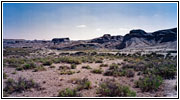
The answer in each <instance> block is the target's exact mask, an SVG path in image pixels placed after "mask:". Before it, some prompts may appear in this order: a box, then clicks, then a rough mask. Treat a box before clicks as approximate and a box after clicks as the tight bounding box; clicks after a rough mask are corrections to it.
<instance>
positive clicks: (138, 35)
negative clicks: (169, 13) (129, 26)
mask: <svg viewBox="0 0 180 100" xmlns="http://www.w3.org/2000/svg"><path fill="white" fill-rule="evenodd" d="M174 41H177V28H173V29H167V30H160V31H156V32H153V33H146V32H145V31H143V30H131V31H130V33H129V34H126V35H125V36H124V37H123V41H122V42H121V43H120V44H119V45H117V46H116V48H117V49H124V48H128V47H131V48H133V47H134V48H136V47H139V48H140V47H146V46H156V45H159V44H161V43H162V44H164V43H166V42H172V43H173V42H174Z"/></svg>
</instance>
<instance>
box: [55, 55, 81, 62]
mask: <svg viewBox="0 0 180 100" xmlns="http://www.w3.org/2000/svg"><path fill="white" fill-rule="evenodd" d="M58 60H59V62H62V63H69V64H81V63H82V62H81V60H80V59H77V58H75V57H70V56H67V57H60V58H58Z"/></svg>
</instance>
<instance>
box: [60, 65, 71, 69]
mask: <svg viewBox="0 0 180 100" xmlns="http://www.w3.org/2000/svg"><path fill="white" fill-rule="evenodd" d="M67 69H70V68H69V67H68V66H59V70H67Z"/></svg>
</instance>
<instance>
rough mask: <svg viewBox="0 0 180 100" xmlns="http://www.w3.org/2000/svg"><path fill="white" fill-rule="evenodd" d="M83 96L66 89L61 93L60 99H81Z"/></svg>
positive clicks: (73, 90) (75, 91)
mask: <svg viewBox="0 0 180 100" xmlns="http://www.w3.org/2000/svg"><path fill="white" fill-rule="evenodd" d="M80 96H81V94H79V93H77V90H75V89H69V88H66V89H64V90H61V91H59V94H58V97H80Z"/></svg>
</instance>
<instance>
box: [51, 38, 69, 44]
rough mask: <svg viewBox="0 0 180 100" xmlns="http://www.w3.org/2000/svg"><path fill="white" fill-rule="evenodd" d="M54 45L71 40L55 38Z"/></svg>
mask: <svg viewBox="0 0 180 100" xmlns="http://www.w3.org/2000/svg"><path fill="white" fill-rule="evenodd" d="M52 42H53V43H62V42H70V39H69V38H54V39H52Z"/></svg>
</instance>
